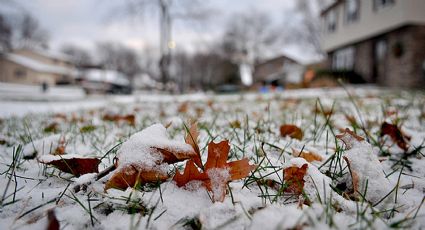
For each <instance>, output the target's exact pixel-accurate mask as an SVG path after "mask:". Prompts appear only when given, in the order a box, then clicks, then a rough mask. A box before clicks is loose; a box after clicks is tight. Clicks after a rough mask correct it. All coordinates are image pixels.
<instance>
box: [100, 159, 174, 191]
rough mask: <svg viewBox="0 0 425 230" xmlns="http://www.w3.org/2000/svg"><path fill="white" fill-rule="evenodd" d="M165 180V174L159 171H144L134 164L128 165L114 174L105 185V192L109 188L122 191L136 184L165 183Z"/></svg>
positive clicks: (144, 169)
mask: <svg viewBox="0 0 425 230" xmlns="http://www.w3.org/2000/svg"><path fill="white" fill-rule="evenodd" d="M166 179H168V175H167V173H163V172H161V171H160V170H154V169H146V168H145V167H143V166H141V165H139V164H136V163H135V164H128V165H126V166H125V167H122V168H119V169H117V171H115V172H114V174H113V175H112V177H111V178H110V179H109V180H108V181H107V182H106V184H105V191H106V190H108V189H110V188H116V189H122V190H123V189H126V188H128V187H134V186H135V185H138V184H145V183H152V182H158V181H165V180H166Z"/></svg>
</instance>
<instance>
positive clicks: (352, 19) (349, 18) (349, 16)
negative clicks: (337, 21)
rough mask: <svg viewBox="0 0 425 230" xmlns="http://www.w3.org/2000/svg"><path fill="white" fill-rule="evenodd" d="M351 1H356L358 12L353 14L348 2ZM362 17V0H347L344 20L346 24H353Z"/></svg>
mask: <svg viewBox="0 0 425 230" xmlns="http://www.w3.org/2000/svg"><path fill="white" fill-rule="evenodd" d="M349 1H353V2H355V3H356V6H357V7H356V12H354V13H353V14H350V12H349V9H348V4H349V3H348V2H349ZM359 19H360V0H347V1H345V5H344V21H345V23H346V24H351V23H354V22H356V21H358V20H359Z"/></svg>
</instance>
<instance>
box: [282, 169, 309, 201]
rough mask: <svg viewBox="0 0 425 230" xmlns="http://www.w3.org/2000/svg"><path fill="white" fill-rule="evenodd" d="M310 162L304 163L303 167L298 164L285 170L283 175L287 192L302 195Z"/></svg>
mask: <svg viewBox="0 0 425 230" xmlns="http://www.w3.org/2000/svg"><path fill="white" fill-rule="evenodd" d="M307 168H308V164H303V165H302V166H301V167H298V166H296V165H294V166H290V167H287V168H285V169H284V170H283V177H284V181H285V183H286V185H287V186H288V187H286V189H285V192H289V193H294V194H296V195H300V194H302V192H303V189H304V183H305V180H304V176H305V174H306V172H307Z"/></svg>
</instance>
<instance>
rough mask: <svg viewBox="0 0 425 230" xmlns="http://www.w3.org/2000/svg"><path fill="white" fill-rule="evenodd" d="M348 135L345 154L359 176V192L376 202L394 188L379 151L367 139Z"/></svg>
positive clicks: (389, 198)
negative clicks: (385, 172) (357, 138)
mask: <svg viewBox="0 0 425 230" xmlns="http://www.w3.org/2000/svg"><path fill="white" fill-rule="evenodd" d="M346 136H347V138H345V141H344V142H345V143H346V145H347V148H349V149H348V150H347V151H346V152H345V154H344V156H345V157H346V158H347V159H348V162H349V165H350V169H351V171H352V173H353V174H354V173H355V174H356V175H357V176H358V180H359V185H358V192H359V193H361V194H362V196H364V197H365V198H366V199H367V200H368V201H370V202H372V204H376V203H377V202H378V201H380V200H381V198H382V197H384V196H385V195H387V194H388V193H389V192H390V191H391V190H392V187H391V185H390V183H389V181H388V179H387V178H386V177H385V174H384V169H383V167H382V165H381V163H380V162H379V159H378V156H377V152H376V151H374V149H373V148H372V146H371V145H370V144H369V143H367V142H366V141H364V140H363V141H358V140H356V139H355V138H353V137H351V136H349V135H346ZM392 198H393V197H392V196H388V198H387V199H386V200H387V201H389V200H391V199H392Z"/></svg>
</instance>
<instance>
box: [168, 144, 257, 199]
mask: <svg viewBox="0 0 425 230" xmlns="http://www.w3.org/2000/svg"><path fill="white" fill-rule="evenodd" d="M229 150H230V145H229V142H228V141H227V140H226V141H222V142H220V143H218V144H216V143H214V142H211V143H209V144H208V158H207V162H206V163H205V165H204V170H203V171H202V172H200V171H199V170H198V168H197V167H196V166H195V164H194V162H193V161H192V160H189V161H188V162H187V163H186V167H185V170H184V172H183V174H180V173H179V172H177V173H176V175H175V176H174V178H173V180H174V181H175V182H176V184H177V186H179V187H182V186H185V185H186V184H188V183H189V182H191V181H202V185H203V186H204V187H205V188H207V189H208V191H210V192H212V195H213V196H212V197H213V201H215V202H216V201H219V202H223V201H224V198H225V195H226V185H227V183H228V182H230V181H232V180H238V179H242V178H244V177H246V176H248V174H249V173H250V172H251V171H252V170H254V169H255V167H256V166H255V165H250V164H249V161H248V159H247V158H244V159H242V160H237V161H232V162H227V158H228V155H229Z"/></svg>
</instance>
